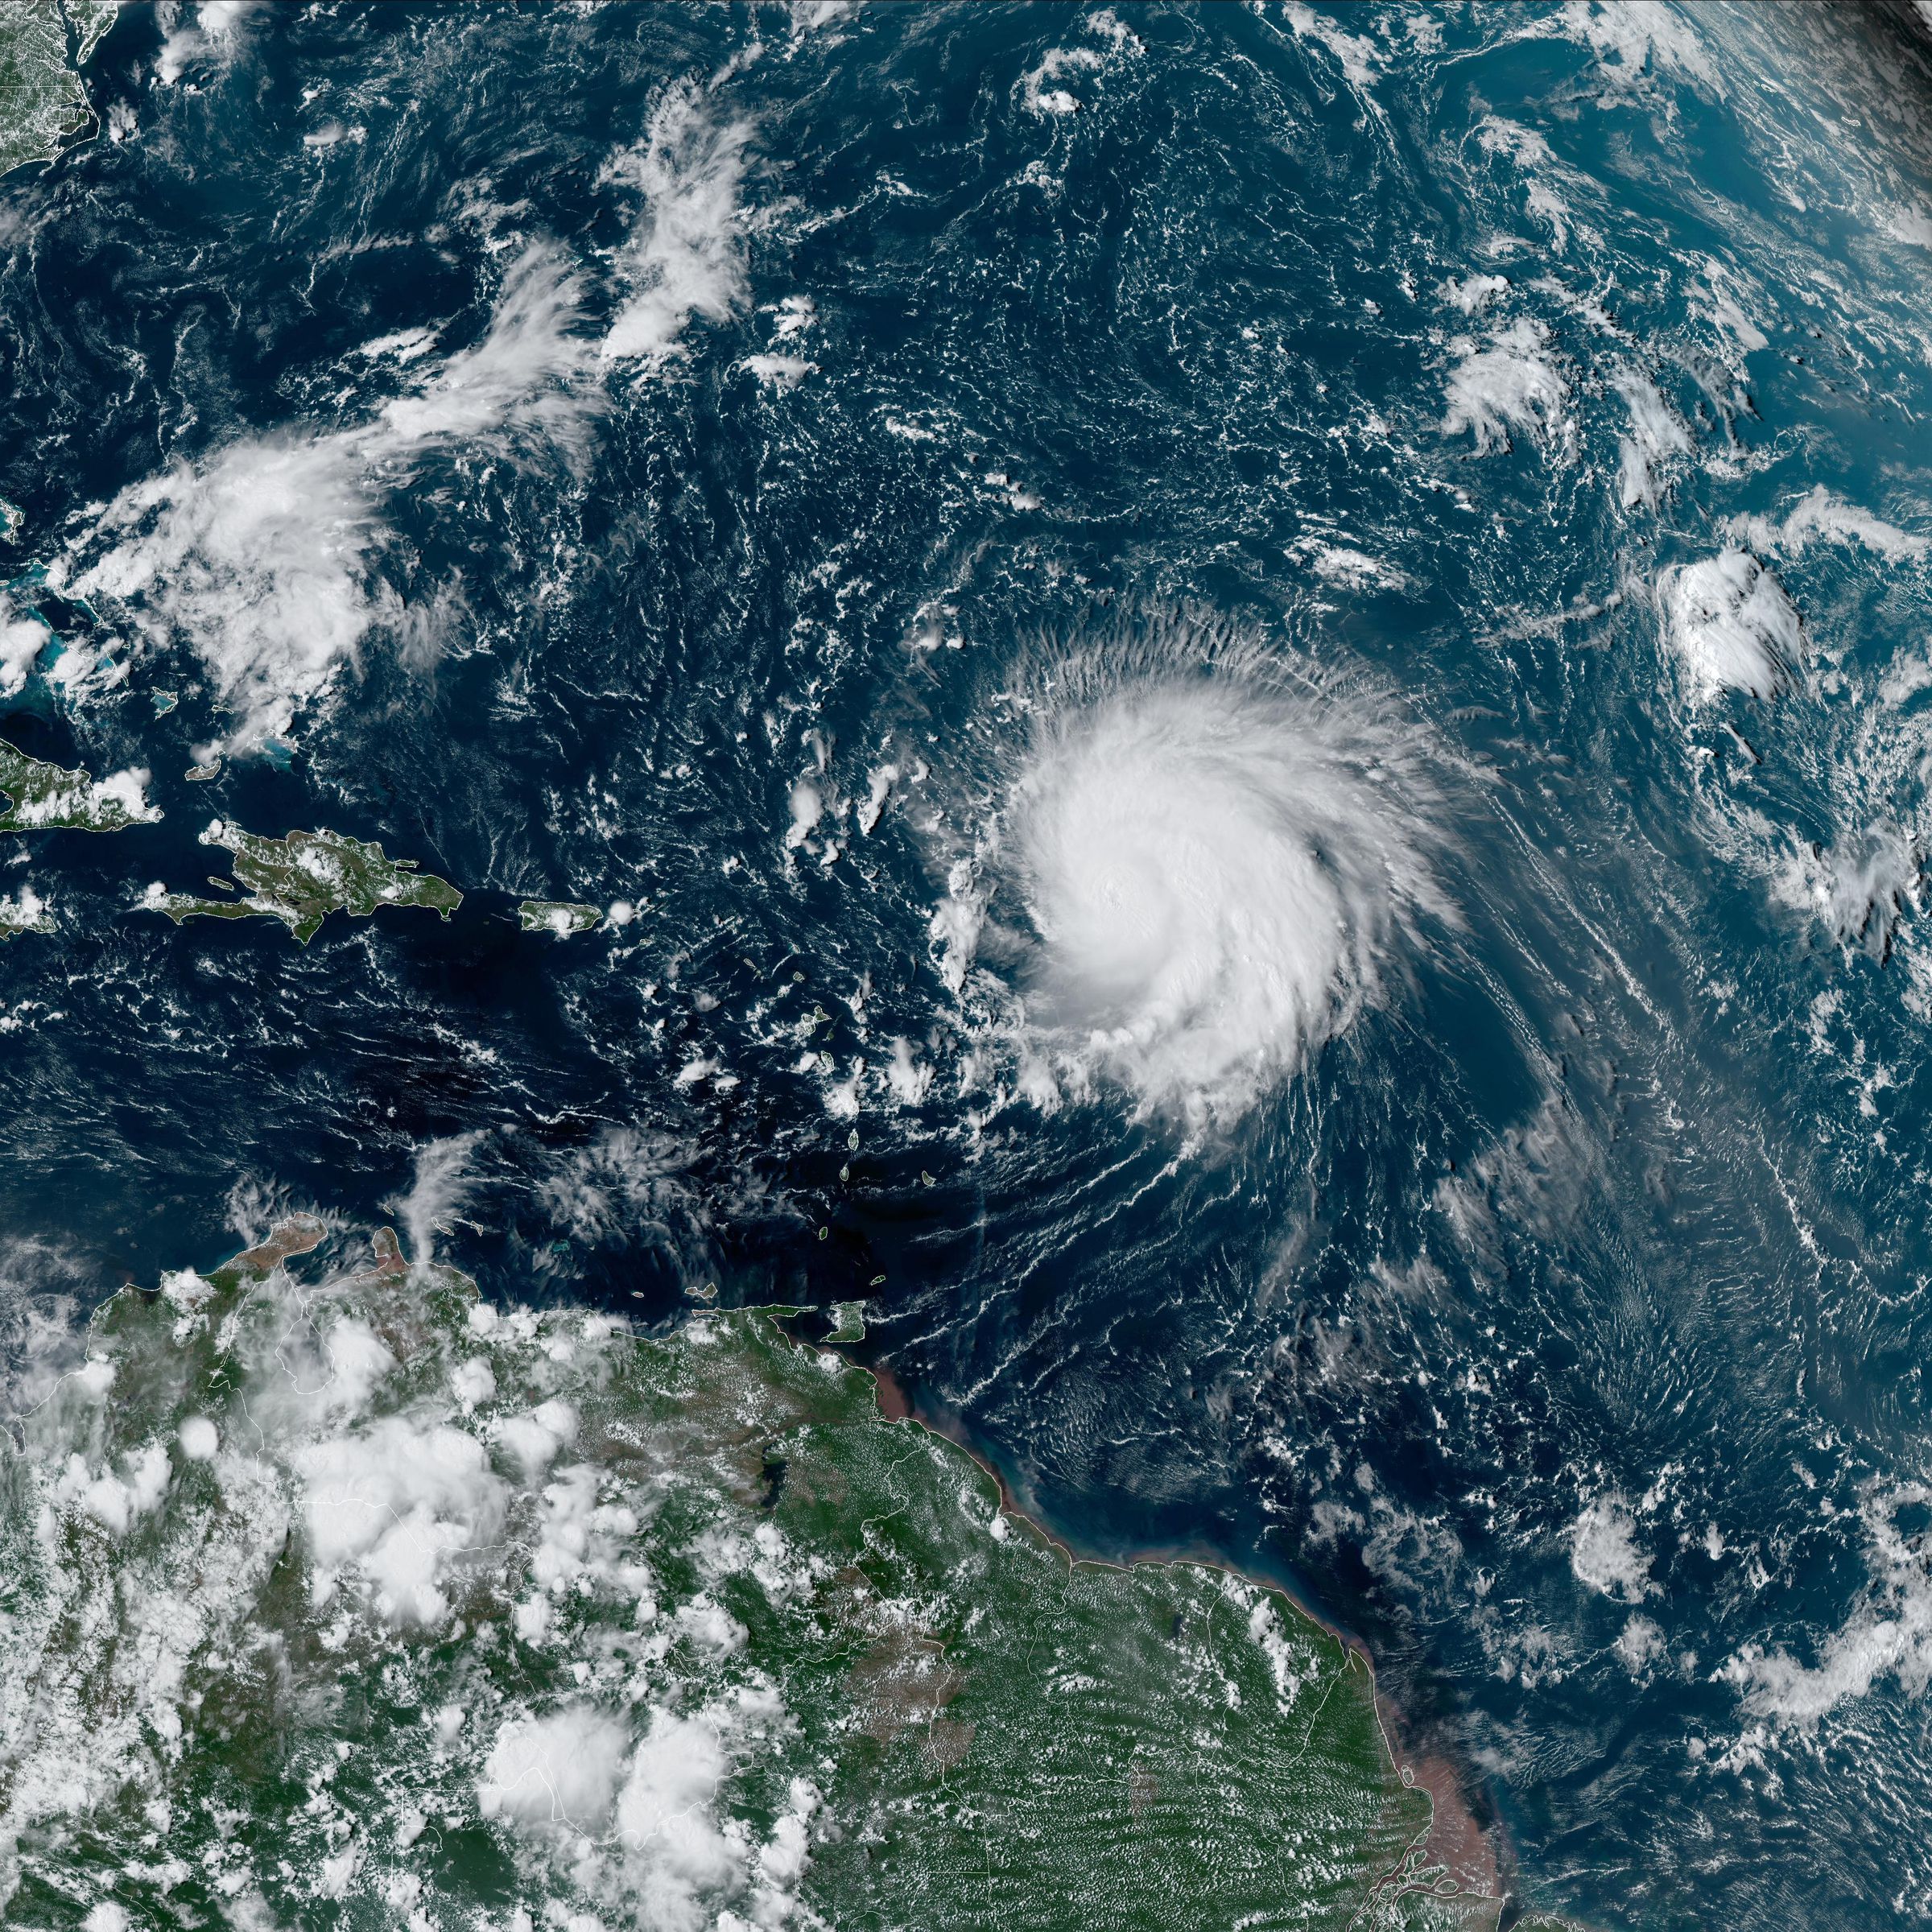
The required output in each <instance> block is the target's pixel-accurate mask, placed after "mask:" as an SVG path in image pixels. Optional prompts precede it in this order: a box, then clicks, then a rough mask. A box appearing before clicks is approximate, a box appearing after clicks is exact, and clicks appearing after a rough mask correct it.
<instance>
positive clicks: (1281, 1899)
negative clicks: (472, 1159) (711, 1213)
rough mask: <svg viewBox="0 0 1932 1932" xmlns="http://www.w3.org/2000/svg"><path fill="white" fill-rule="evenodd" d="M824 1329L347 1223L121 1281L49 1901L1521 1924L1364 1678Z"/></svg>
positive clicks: (443, 1917)
mask: <svg viewBox="0 0 1932 1932" xmlns="http://www.w3.org/2000/svg"><path fill="white" fill-rule="evenodd" d="M822 1319H823V1318H822V1317H803V1316H801V1315H799V1311H792V1310H773V1309H765V1310H759V1309H739V1310H735V1311H729V1312H722V1311H716V1310H712V1309H704V1310H703V1311H698V1312H696V1313H693V1314H690V1315H687V1316H686V1317H685V1318H684V1319H683V1320H682V1322H681V1323H680V1324H679V1325H678V1326H676V1327H674V1328H672V1329H671V1331H669V1332H667V1333H664V1334H651V1333H647V1332H644V1331H639V1330H637V1329H635V1328H634V1327H630V1325H628V1324H627V1323H625V1321H624V1320H623V1319H621V1318H619V1317H617V1316H615V1315H611V1314H609V1313H606V1312H603V1311H597V1310H589V1309H585V1308H583V1307H574V1308H572V1307H555V1306H551V1307H535V1306H530V1307H522V1306H515V1305H510V1306H497V1305H494V1304H493V1303H492V1302H489V1301H486V1300H485V1299H483V1298H481V1297H480V1296H479V1294H478V1293H477V1289H476V1287H475V1286H474V1284H473V1282H470V1281H469V1279H467V1278H465V1277H464V1276H463V1275H461V1274H459V1273H457V1272H456V1270H455V1269H452V1268H450V1267H448V1266H444V1265H438V1264H436V1262H434V1261H431V1260H430V1259H428V1258H427V1257H416V1258H415V1261H414V1262H413V1264H412V1262H411V1261H410V1260H409V1259H408V1258H407V1257H405V1256H404V1255H403V1253H402V1250H401V1249H400V1246H399V1245H398V1242H397V1241H396V1240H395V1237H394V1234H393V1233H391V1232H389V1231H386V1230H385V1231H383V1232H382V1233H380V1234H379V1235H378V1236H376V1237H375V1239H374V1241H373V1242H369V1243H361V1242H358V1241H356V1239H355V1237H353V1236H349V1235H345V1234H343V1233H342V1232H340V1231H339V1230H338V1231H336V1232H331V1230H330V1228H329V1227H328V1224H325V1223H324V1221H322V1220H320V1219H318V1218H314V1217H309V1216H301V1217H297V1218H295V1219H294V1220H290V1221H287V1222H284V1223H283V1224H281V1225H280V1226H279V1227H277V1228H273V1229H271V1230H269V1231H267V1232H266V1236H265V1237H264V1238H263V1239H262V1241H259V1242H258V1244H257V1245H254V1246H253V1247H251V1248H250V1249H248V1250H247V1251H246V1252H245V1253H242V1254H241V1255H238V1256H237V1257H233V1259H231V1260H229V1261H226V1262H225V1263H223V1264H221V1265H218V1266H216V1267H213V1268H212V1269H209V1270H208V1271H207V1272H206V1273H197V1272H195V1271H193V1270H192V1269H180V1270H179V1271H178V1272H176V1273H174V1274H167V1275H164V1276H163V1278H161V1280H160V1282H159V1284H158V1285H157V1286H154V1287H138V1286H134V1287H129V1288H126V1289H123V1290H122V1291H121V1292H120V1293H118V1294H116V1295H114V1296H113V1297H112V1298H110V1299H109V1300H108V1301H107V1302H105V1303H104V1304H103V1305H102V1306H101V1308H100V1309H99V1310H98V1311H97V1313H96V1315H95V1317H94V1319H93V1322H92V1323H91V1324H90V1327H89V1331H88V1332H87V1334H86V1335H85V1339H84V1344H83V1346H82V1348H77V1349H76V1359H75V1360H74V1362H73V1364H72V1369H71V1372H70V1373H68V1374H66V1375H65V1376H64V1377H63V1378H61V1379H60V1381H57V1382H56V1383H55V1384H54V1385H52V1388H51V1389H47V1391H46V1392H45V1393H44V1394H43V1398H42V1399H40V1400H39V1402H38V1403H37V1405H36V1406H33V1407H32V1408H31V1410H29V1411H28V1412H27V1413H26V1414H23V1415H21V1416H20V1417H19V1418H18V1422H17V1430H16V1431H15V1432H12V1433H10V1432H9V1431H7V1430H0V1910H3V1911H4V1912H5V1913H6V1916H7V1917H8V1918H9V1919H10V1921H11V1920H13V1919H16V1918H17V1919H19V1921H20V1922H22V1923H31V1924H35V1925H44V1926H81V1925H83V1924H84V1923H85V1925H87V1926H108V1925H112V1926H117V1927H121V1926H133V1925H156V1924H171V1923H180V1924H196V1923H246V1924H264V1925H266V1924H281V1925H295V1924H303V1925H310V1924H314V1925H324V1924H326V1925H343V1926H347V1925H352V1924H354V1925H361V1924H364V1923H369V1924H374V1923H378V1922H381V1923H385V1924H387V1923H392V1922H393V1923H403V1922H408V1923H419V1924H442V1925H457V1924H464V1925H469V1924H474V1925H478V1926H481V1925H484V1924H488V1925H489V1926H494V1927H509V1926H532V1925H536V1926H592V1925H597V1926H613V1925H631V1924H648V1925H656V1926H679V1927H682V1926H691V1927H698V1926H708V1927H716V1928H720V1929H721V1932H722V1929H733V1932H752V1929H753V1928H778V1927H787V1926H795V1927H797V1928H799V1932H805V1929H807V1928H809V1927H811V1926H837V1927H839V1928H840V1932H862V1929H865V1932H886V1929H887V1928H895V1927H918V1928H919V1929H920V1932H968V1929H969V1928H971V1929H973V1932H978V1929H980V1928H993V1927H1016V1928H1018V1927H1025V1928H1027V1929H1028V1932H1034V1929H1036V1928H1037V1929H1038V1932H1059V1929H1060V1928H1064V1929H1065V1932H1091V1929H1092V1928H1093V1927H1095V1926H1107V1927H1108V1928H1114V1927H1119V1928H1123V1929H1125V1932H1227V1928H1228V1927H1229V1926H1236V1925H1243V1926H1255V1927H1261V1926H1270V1927H1285V1926H1315V1927H1330V1928H1334V1932H1342V1929H1343V1928H1344V1927H1351V1926H1352V1927H1360V1928H1368V1927H1383V1928H1391V1929H1393V1928H1397V1927H1409V1928H1416V1929H1418V1932H1419V1929H1420V1928H1422V1927H1437V1928H1445V1929H1446V1928H1449V1927H1459V1928H1462V1929H1463V1932H1476V1929H1477V1928H1484V1929H1488V1928H1493V1927H1494V1926H1496V1924H1497V1922H1498V1920H1499V1918H1500V1916H1501V1911H1502V1909H1503V1904H1504V1901H1503V1899H1502V1897H1501V1895H1500V1893H1501V1888H1500V1887H1499V1886H1497V1885H1494V1884H1488V1885H1483V1884H1472V1883H1471V1882H1468V1881H1467V1880H1466V1879H1464V1878H1459V1876H1458V1875H1457V1872H1456V1871H1455V1869H1454V1868H1452V1866H1451V1864H1448V1863H1446V1862H1445V1860H1444V1859H1443V1857H1442V1856H1439V1855H1438V1853H1439V1847H1438V1844H1437V1839H1436V1837H1435V1835H1432V1831H1433V1828H1434V1827H1436V1826H1439V1823H1440V1820H1439V1818H1436V1817H1435V1815H1434V1810H1433V1801H1432V1798H1431V1797H1430V1793H1429V1790H1427V1789H1426V1788H1425V1787H1426V1785H1428V1784H1429V1782H1430V1781H1429V1780H1428V1779H1426V1778H1415V1777H1414V1773H1411V1772H1410V1771H1408V1770H1406V1769H1405V1768H1403V1767H1402V1766H1401V1765H1398V1763H1397V1761H1396V1760H1395V1758H1394V1757H1393V1755H1392V1753H1391V1751H1390V1749H1389V1745H1388V1743H1387V1741H1386V1740H1385V1736H1384V1732H1383V1730H1382V1728H1381V1722H1380V1720H1379V1718H1378V1714H1377V1704H1376V1699H1375V1695H1374V1687H1373V1682H1372V1680H1371V1678H1370V1675H1369V1670H1368V1667H1367V1666H1366V1665H1365V1663H1364V1662H1363V1660H1362V1659H1361V1657H1360V1655H1359V1654H1357V1653H1354V1652H1353V1651H1352V1650H1351V1649H1348V1647H1346V1646H1345V1645H1344V1644H1343V1643H1342V1642H1340V1641H1339V1640H1338V1639H1337V1638H1336V1637H1334V1636H1333V1635H1331V1633H1328V1632H1327V1631H1326V1630H1325V1629H1323V1628H1322V1627H1321V1626H1320V1625H1319V1624H1316V1623H1315V1622H1314V1621H1312V1620H1311V1619H1310V1618H1308V1617H1307V1616H1305V1615H1303V1614H1302V1613H1301V1612H1299V1611H1298V1610H1297V1609H1296V1608H1295V1607H1294V1605H1293V1604H1291V1603H1290V1601H1289V1600H1287V1599H1286V1597H1284V1596H1281V1595H1280V1594H1278V1592H1276V1591H1272V1590H1270V1589H1268V1588H1266V1587H1263V1586H1262V1585H1261V1584H1260V1583H1257V1582H1254V1581H1252V1580H1250V1579H1247V1578H1245V1577H1243V1576H1241V1575H1236V1574H1234V1573H1232V1572H1231V1571H1228V1570H1226V1569H1222V1568H1218V1567H1212V1566H1210V1565H1207V1564H1203V1563H1190V1562H1172V1563H1169V1562H1162V1563H1141V1564H1137V1565H1134V1566H1133V1567H1124V1568H1123V1567H1112V1566H1108V1565H1104V1564H1098V1563H1084V1562H1074V1561H1071V1560H1070V1558H1069V1557H1068V1556H1067V1553H1066V1552H1065V1551H1064V1550H1063V1549H1062V1548H1061V1547H1060V1546H1058V1545H1057V1544H1056V1543H1055V1542H1052V1541H1051V1539H1050V1538H1048V1537H1047V1536H1046V1535H1045V1534H1042V1532H1041V1531H1040V1530H1038V1529H1036V1528H1035V1527H1034V1525H1032V1524H1031V1523H1030V1522H1029V1521H1026V1519H1025V1518H1024V1517H1022V1516H1020V1515H1018V1514H1017V1513H1014V1512H1013V1510H1012V1509H1009V1507H1007V1506H1006V1505H1005V1503H1004V1502H1003V1501H1002V1497H1001V1492H1000V1490H999V1488H998V1486H997V1484H996V1483H995V1482H994V1481H993V1479H992V1478H991V1477H990V1476H989V1475H988V1474H987V1473H986V1472H985V1470H984V1469H983V1468H981V1467H980V1464H979V1463H976V1461H974V1460H973V1459H972V1457H971V1456H969V1455H968V1454H967V1453H966V1452H965V1451H964V1450H962V1449H961V1448H960V1447H956V1446H955V1445H954V1444H953V1443H951V1442H949V1441H947V1440H946V1439H943V1438H942V1437H941V1436H939V1435H937V1434H935V1433H934V1432H932V1431H931V1430H929V1429H927V1427H925V1426H923V1424H921V1423H919V1422H917V1421H915V1420H911V1419H907V1418H901V1419H897V1420H894V1419H890V1418H888V1416H887V1415H886V1414H885V1413H884V1411H883V1410H882V1408H881V1402H880V1400H879V1393H880V1386H881V1385H880V1384H879V1382H878V1381H877V1380H876V1379H875V1377H873V1375H872V1374H871V1373H869V1372H867V1371H865V1370H864V1369H861V1368H858V1367H855V1366H854V1365H852V1363H851V1362H850V1361H849V1360H847V1359H846V1358H845V1357H844V1356H843V1355H841V1354H840V1353H838V1352H835V1351H834V1350H833V1349H832V1348H828V1347H827V1346H826V1345H825V1344H824V1341H823V1340H819V1341H814V1340H810V1339H807V1334H808V1331H809V1327H810V1325H811V1324H812V1323H818V1322H821V1321H822ZM833 1321H834V1324H835V1325H834V1327H833V1332H834V1333H836V1334H837V1335H840V1337H842V1338H856V1337H857V1336H859V1335H861V1334H862V1332H863V1328H864V1319H863V1315H862V1310H861V1305H859V1304H846V1305H842V1306H841V1307H839V1308H838V1309H837V1310H836V1311H835V1314H834V1317H833ZM1412 1780H1413V1781H1412ZM1451 1835H1453V1832H1452V1833H1451ZM1489 1870H1490V1872H1491V1874H1492V1875H1493V1871H1494V1868H1493V1865H1491V1866H1490V1867H1489Z"/></svg>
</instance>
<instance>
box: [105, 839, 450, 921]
mask: <svg viewBox="0 0 1932 1932" xmlns="http://www.w3.org/2000/svg"><path fill="white" fill-rule="evenodd" d="M201 843H202V844H204V845H219V846H221V848H223V849H224V850H225V851H228V852H233V854H234V855H235V857H234V865H233V871H234V875H235V878H236V880H237V881H238V882H239V884H240V885H241V886H242V887H243V888H245V893H244V896H243V897H242V898H236V899H200V898H195V897H194V896H193V895H192V894H188V893H181V892H169V891H167V890H166V889H165V888H164V887H163V886H161V885H159V883H157V884H155V885H152V886H149V887H148V889H147V892H146V894H144V895H143V896H142V899H141V901H140V906H141V907H142V910H146V911H151V912H164V913H166V914H167V916H168V917H169V918H170V919H172V920H173V921H174V922H175V924H176V925H177V926H178V925H180V923H181V922H182V921H183V920H184V919H279V920H281V922H282V923H283V925H285V926H286V927H287V928H288V929H289V931H291V933H293V934H294V935H295V939H296V940H297V942H298V943H299V944H301V945H303V946H306V945H307V944H308V942H309V941H310V940H311V939H313V938H314V937H315V936H316V931H317V930H318V929H319V928H320V926H321V924H322V922H323V921H324V919H327V918H328V915H329V914H331V913H332V912H336V911H338V910H340V911H343V912H346V913H347V914H349V917H350V918H351V919H367V918H368V917H369V914H371V913H373V912H374V910H376V908H377V907H378V906H427V907H428V908H429V909H430V910H431V911H432V912H437V913H440V914H442V916H443V917H444V919H448V917H449V915H450V914H452V912H454V911H455V910H456V908H457V907H458V906H460V905H461V904H462V903H463V895H462V894H461V893H460V892H459V891H457V890H456V887H455V886H452V885H451V884H450V883H449V881H448V880H447V879H439V878H437V877H435V876H434V875H433V874H432V873H419V872H418V871H417V870H416V861H415V860H414V859H391V858H388V857H385V856H384V854H383V851H382V847H381V845H379V844H374V843H370V844H364V843H363V842H362V841H361V840H357V839H352V838H349V837H347V836H345V835H344V834H342V833H341V832H290V833H289V834H288V836H287V837H286V838H281V839H270V838H264V837H262V836H260V835H259V834H258V833H256V832H244V831H243V830H242V828H241V827H240V826H238V825H230V824H228V823H227V822H226V821H225V820H224V819H214V820H213V821H212V822H211V823H210V824H209V826H208V830H207V831H206V832H203V833H202V835H201ZM216 882H217V883H219V881H216Z"/></svg>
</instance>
